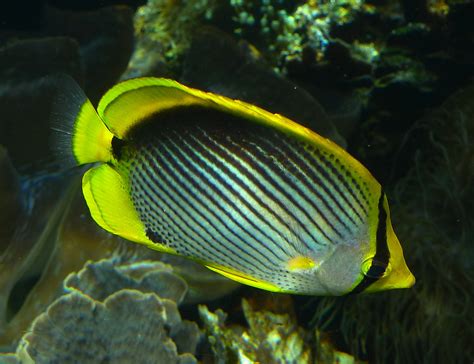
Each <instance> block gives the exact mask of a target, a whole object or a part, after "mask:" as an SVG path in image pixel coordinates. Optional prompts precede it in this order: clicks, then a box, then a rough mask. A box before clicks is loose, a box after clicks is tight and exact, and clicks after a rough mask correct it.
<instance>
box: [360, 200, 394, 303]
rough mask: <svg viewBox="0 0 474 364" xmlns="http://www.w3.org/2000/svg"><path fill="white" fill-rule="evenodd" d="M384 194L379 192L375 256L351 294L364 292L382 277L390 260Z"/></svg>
mask: <svg viewBox="0 0 474 364" xmlns="http://www.w3.org/2000/svg"><path fill="white" fill-rule="evenodd" d="M384 199H385V193H384V192H383V191H381V193H380V199H379V203H378V212H379V216H378V218H379V221H378V224H377V233H376V247H375V255H374V258H373V259H372V264H371V266H370V268H369V270H368V271H367V273H366V274H365V275H364V278H363V279H362V281H360V283H359V284H358V285H357V286H356V287H355V288H354V289H353V290H352V292H351V293H352V294H354V293H360V292H362V291H364V290H365V289H366V288H367V287H369V286H370V285H371V284H373V283H374V282H376V281H378V280H379V279H380V278H382V277H383V275H384V274H385V271H386V269H387V266H388V263H389V260H390V251H389V250H388V244H387V211H385V208H384V204H383V203H384Z"/></svg>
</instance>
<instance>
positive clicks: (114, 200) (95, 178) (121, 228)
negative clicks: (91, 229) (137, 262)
mask: <svg viewBox="0 0 474 364" xmlns="http://www.w3.org/2000/svg"><path fill="white" fill-rule="evenodd" d="M82 191H83V193H84V197H85V199H86V202H87V206H88V207H89V210H90V212H91V215H92V218H93V219H94V220H95V222H96V223H97V224H98V225H99V226H100V227H102V228H103V229H105V230H107V231H109V232H110V233H112V234H115V235H118V236H121V237H122V238H124V239H127V240H131V241H134V242H136V243H140V244H145V245H147V246H148V247H150V248H152V249H155V250H159V251H163V252H167V253H174V251H173V250H172V249H170V248H168V247H166V246H164V245H162V244H157V243H154V242H152V241H151V240H150V239H149V238H148V237H147V236H146V229H145V225H144V224H143V222H142V221H141V220H140V217H139V215H138V213H137V211H136V210H135V207H134V206H133V203H132V201H131V199H130V195H129V192H128V187H127V183H126V182H125V181H124V179H123V178H122V176H121V175H120V174H119V173H118V172H117V171H116V170H115V169H114V168H113V167H111V166H110V165H108V164H102V165H100V166H97V167H94V168H91V169H90V170H88V171H87V172H86V173H85V174H84V177H83V178H82Z"/></svg>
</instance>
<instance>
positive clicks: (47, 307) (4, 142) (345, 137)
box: [0, 0, 474, 363]
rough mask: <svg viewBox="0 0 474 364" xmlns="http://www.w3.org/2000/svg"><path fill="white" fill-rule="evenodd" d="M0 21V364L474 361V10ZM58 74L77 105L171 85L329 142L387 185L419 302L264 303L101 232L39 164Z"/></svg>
mask: <svg viewBox="0 0 474 364" xmlns="http://www.w3.org/2000/svg"><path fill="white" fill-rule="evenodd" d="M1 7H2V11H1V12H0V16H1V19H0V27H1V29H0V112H1V115H2V117H1V118H0V347H1V351H2V352H4V354H2V356H0V362H11V363H18V362H20V363H29V362H32V361H33V362H37V363H54V362H81V363H94V362H97V361H101V360H102V361H111V362H124V363H125V362H129V358H134V361H135V362H137V363H141V362H144V363H145V362H146V363H161V362H165V360H166V362H170V363H171V362H173V363H174V362H176V363H194V362H203V363H228V362H240V363H249V362H261V363H288V362H289V363H291V362H293V363H313V362H318V363H319V362H321V363H332V362H348V363H350V362H360V361H365V362H369V363H394V362H395V363H407V362H409V363H411V362H426V363H451V362H452V363H454V362H469V361H472V359H473V358H474V347H473V345H472V342H474V302H473V300H474V219H473V218H472V211H473V208H474V103H473V100H474V83H473V82H474V77H473V76H474V24H473V23H472V19H474V4H473V3H472V2H470V1H467V0H410V1H408V0H406V1H394V0H380V1H364V0H340V1H329V0H308V1H303V0H300V1H283V0H261V1H256V0H255V1H242V0H225V1H224V0H223V1H220V0H219V1H218V0H194V1H182V0H148V1H145V0H128V1H126V0H123V1H115V0H107V1H100V2H96V1H92V0H87V1H74V0H50V1H46V0H44V1H34V2H31V4H28V3H18V4H13V3H12V4H9V5H1ZM55 73H67V74H69V75H71V76H72V77H73V78H75V79H76V80H77V81H78V82H79V83H80V84H81V86H83V88H84V89H85V91H86V93H87V95H88V96H89V97H90V98H91V100H92V101H93V103H96V102H97V101H98V100H99V98H100V96H101V95H102V94H103V93H104V92H105V91H106V90H107V89H108V88H109V87H110V86H112V85H113V84H114V83H116V82H117V81H119V80H121V79H127V78H131V77H139V76H163V77H170V78H174V79H177V80H179V81H181V82H183V83H186V84H188V85H190V86H193V87H197V88H200V89H205V90H209V91H212V92H216V93H221V94H224V95H227V96H230V97H233V98H239V99H242V100H245V101H248V102H251V103H254V104H257V105H259V106H261V107H264V108H266V109H268V110H271V111H273V112H278V113H281V114H284V115H286V116H288V117H290V118H292V119H294V120H295V121H297V122H299V123H301V124H304V125H306V126H308V127H309V128H312V129H313V130H315V131H317V132H318V133H320V134H322V135H324V136H326V137H328V138H331V139H333V140H334V141H336V142H337V143H339V144H340V145H342V146H344V147H346V148H347V149H348V150H349V151H350V152H351V153H352V154H353V155H355V156H356V157H357V158H358V159H359V160H360V161H361V162H362V163H363V164H364V165H366V166H367V167H368V168H369V170H371V172H372V173H373V174H374V175H375V176H376V177H377V178H378V179H379V181H380V182H381V183H382V184H383V185H384V188H385V189H386V191H387V194H388V196H389V199H390V201H391V205H392V215H393V216H392V220H393V223H394V227H395V229H396V231H397V234H398V235H399V237H400V240H401V242H402V245H403V246H404V251H405V257H406V260H407V263H408V265H409V266H410V268H412V271H413V273H414V274H415V276H416V277H417V283H416V285H415V287H413V288H412V289H410V290H404V291H390V292H384V293H380V294H375V295H360V296H349V297H340V298H311V297H297V296H288V295H276V294H271V293H267V292H263V291H258V290H255V289H252V288H248V287H240V286H238V285H237V284H236V283H234V282H230V281H228V280H226V279H225V278H223V277H221V276H218V275H215V274H213V273H212V272H210V271H207V270H205V269H204V268H202V267H200V266H198V265H195V264H193V263H191V262H188V261H186V260H182V259H179V258H176V257H169V256H166V255H162V254H158V253H156V252H153V251H148V250H146V249H143V248H141V247H139V246H136V244H131V243H127V242H124V241H122V240H120V239H118V238H116V237H113V236H110V235H108V234H107V233H105V232H103V231H101V230H100V229H99V228H97V227H96V225H95V224H94V223H93V221H91V219H90V217H89V216H88V212H87V208H86V207H85V206H84V202H83V200H82V195H81V193H80V188H79V180H80V171H74V170H73V171H68V172H64V171H61V166H60V165H58V164H57V162H56V161H55V159H54V158H53V156H52V154H51V151H50V149H49V134H50V123H51V118H52V116H51V101H52V99H53V95H55V94H57V93H58V92H60V90H58V88H57V85H56V84H55V82H54V77H51V76H49V77H46V76H48V75H51V74H53V75H54V74H55ZM53 117H54V116H53ZM118 323H119V324H118ZM79 346H80V347H81V349H80V350H77V348H78V347H79Z"/></svg>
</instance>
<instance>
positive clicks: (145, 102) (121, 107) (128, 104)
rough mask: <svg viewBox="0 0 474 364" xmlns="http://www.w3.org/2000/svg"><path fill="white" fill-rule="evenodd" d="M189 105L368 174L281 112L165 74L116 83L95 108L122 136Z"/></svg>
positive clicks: (339, 151) (330, 144)
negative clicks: (272, 132) (267, 130)
mask: <svg viewBox="0 0 474 364" xmlns="http://www.w3.org/2000/svg"><path fill="white" fill-rule="evenodd" d="M190 105H201V106H203V107H209V108H213V109H215V110H220V111H222V112H224V113H230V114H233V115H236V116H238V117H241V118H243V119H244V120H248V121H251V122H255V123H258V124H260V125H264V126H269V127H272V128H276V129H278V130H280V131H282V132H284V133H286V134H289V135H291V136H294V137H296V138H298V139H302V140H305V141H306V142H309V143H311V144H313V145H316V146H317V147H318V148H319V149H322V150H325V151H328V152H330V153H331V154H333V155H335V157H336V158H338V157H339V158H344V159H346V161H347V162H348V163H349V164H351V169H352V170H354V171H357V173H358V174H359V175H362V176H364V175H367V176H370V177H371V175H370V173H369V172H368V171H367V169H366V168H365V167H363V166H362V165H361V164H360V163H359V162H358V161H356V160H355V159H354V158H353V157H351V156H350V155H349V154H348V153H347V152H346V151H344V150H343V149H342V148H341V147H339V146H338V145H337V144H335V143H333V142H332V141H330V140H329V139H326V138H323V137H322V136H320V135H319V134H317V133H315V132H314V131H312V130H310V129H308V128H306V127H304V126H302V125H300V124H298V123H295V122H294V121H292V120H290V119H287V118H286V117H284V116H282V115H279V114H273V113H271V112H268V111H266V110H263V109H261V108H259V107H258V106H255V105H252V104H248V103H246V102H243V101H239V100H233V99H230V98H228V97H225V96H221V95H216V94H213V93H210V92H205V91H200V90H196V89H194V88H191V87H187V86H184V85H182V84H180V83H179V82H176V81H173V80H169V79H165V78H154V77H144V78H135V79H131V80H127V81H124V82H121V83H119V84H117V85H115V86H114V87H112V88H111V89H110V90H109V91H108V92H107V93H106V94H105V95H104V96H103V97H102V99H101V100H100V102H99V106H98V108H97V112H98V114H99V116H100V117H101V118H102V120H103V121H104V123H105V124H106V125H107V127H108V129H109V130H110V131H112V133H113V134H114V135H115V136H117V137H118V138H121V139H123V138H125V137H126V134H127V132H128V131H129V130H130V128H132V127H133V126H135V125H138V124H140V122H141V121H143V120H144V119H146V118H147V117H149V116H150V115H152V114H155V113H159V112H160V111H163V110H166V109H169V108H173V107H179V106H190Z"/></svg>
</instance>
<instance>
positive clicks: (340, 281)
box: [55, 77, 415, 295]
mask: <svg viewBox="0 0 474 364" xmlns="http://www.w3.org/2000/svg"><path fill="white" fill-rule="evenodd" d="M63 84H64V85H63V86H64V89H63V92H62V95H61V100H60V101H58V102H57V107H56V111H57V112H56V115H57V118H59V119H58V123H59V125H57V126H56V127H55V133H56V139H57V145H58V146H59V149H60V150H61V151H62V152H63V154H64V155H65V156H66V157H67V159H68V161H69V162H71V163H74V164H75V165H89V166H90V168H89V169H87V171H86V172H85V173H84V175H83V179H82V190H83V194H84V197H85V200H86V202H87V205H88V207H89V210H90V213H91V216H92V218H93V219H94V220H95V221H96V222H97V224H98V225H100V226H101V227H102V228H103V229H105V230H107V231H109V232H110V233H112V234H116V235H118V236H121V237H123V238H125V239H128V240H130V241H132V242H136V243H140V244H144V245H146V246H147V247H149V248H152V249H156V250H158V251H161V252H165V253H171V254H177V255H181V256H184V257H187V258H190V259H193V260H195V261H197V262H199V263H201V264H203V265H205V266H206V267H208V268H210V269H212V270H214V271H216V272H218V273H220V274H222V275H224V276H226V277H228V278H231V279H233V280H236V281H238V282H241V283H244V284H247V285H250V286H254V287H257V288H261V289H264V290H268V291H273V292H286V293H294V294H304V295H344V294H349V293H359V292H376V291H380V290H387V289H394V288H408V287H411V286H412V285H413V284H414V282H415V278H414V276H413V275H412V273H411V272H410V270H409V269H408V267H407V265H406V263H405V260H404V257H403V252H402V247H401V245H400V243H399V241H398V239H397V236H396V235H395V233H394V230H393V228H392V223H391V220H390V212H389V206H388V202H387V197H386V195H385V193H384V191H383V189H382V187H381V186H380V184H379V183H378V182H377V181H376V179H375V178H374V177H373V176H372V175H371V174H370V172H369V171H368V170H367V169H366V168H365V167H364V166H363V165H362V164H361V163H359V162H358V161H357V160H356V159H354V158H353V157H352V156H350V155H349V154H348V153H347V152H346V151H345V150H343V149H342V148H340V147H339V146H338V145H336V144H335V143H333V142H331V141H330V140H328V139H326V138H323V137H322V136H320V135H318V134H317V133H315V132H313V131H311V130H309V129H307V128H305V127H303V126H301V125H299V124H297V123H296V122H294V121H291V120H289V119H287V118H285V117H283V116H281V115H278V114H273V113H270V112H268V111H265V110H263V109H261V108H259V107H257V106H254V105H251V104H249V103H246V102H242V101H238V100H233V99H230V98H227V97H224V96H220V95H216V94H213V93H210V92H204V91H200V90H197V89H193V88H190V87H187V86H185V85H182V84H180V83H178V82H176V81H173V80H169V79H163V78H151V77H148V78H137V79H131V80H127V81H124V82H121V83H118V84H117V85H115V86H114V87H112V88H111V89H110V90H109V91H107V92H106V93H105V95H104V96H103V97H102V99H101V100H100V102H99V103H98V106H97V109H94V107H93V106H92V104H91V102H90V101H89V100H88V98H87V97H86V95H85V94H84V92H83V91H82V90H81V89H80V87H79V86H78V85H77V84H76V83H75V82H74V81H73V80H72V79H68V80H67V81H65V82H63ZM68 95H69V96H68Z"/></svg>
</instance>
